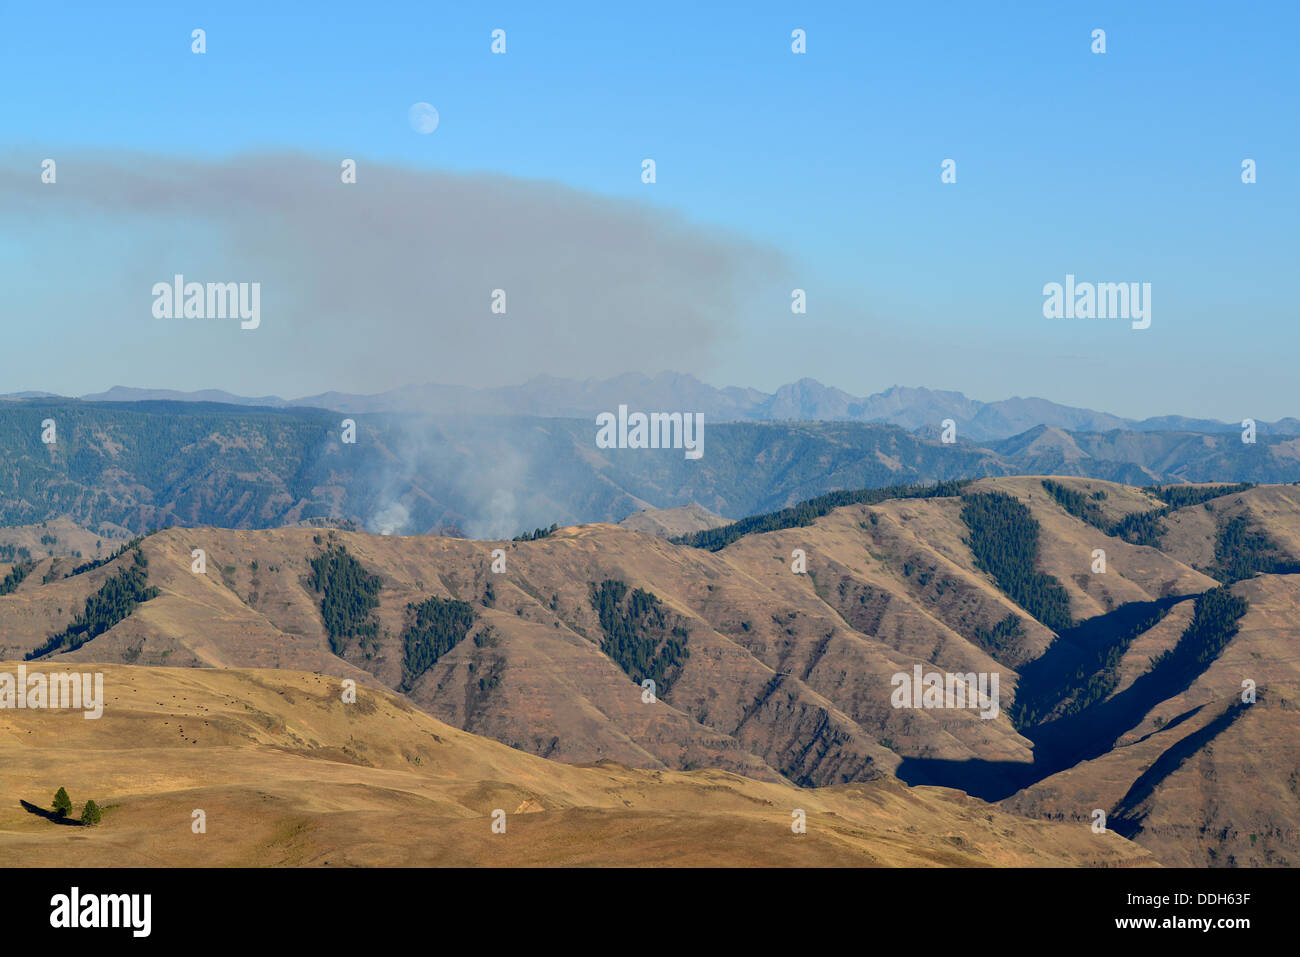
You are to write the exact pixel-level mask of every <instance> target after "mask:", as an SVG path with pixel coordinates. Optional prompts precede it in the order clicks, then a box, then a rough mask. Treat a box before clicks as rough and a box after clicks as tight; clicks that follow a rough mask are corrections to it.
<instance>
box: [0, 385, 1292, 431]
mask: <svg viewBox="0 0 1300 957" xmlns="http://www.w3.org/2000/svg"><path fill="white" fill-rule="evenodd" d="M36 397H51V398H53V396H52V395H49V394H48V393H37V392H25V393H15V394H13V395H10V396H4V398H36ZM81 398H82V399H83V400H84V401H87V402H138V401H145V400H160V399H161V400H173V401H182V402H221V403H227V404H232V405H249V406H266V407H270V408H287V407H307V408H320V409H330V410H336V411H341V412H349V413H366V412H400V413H426V414H435V415H455V414H467V415H512V416H513V415H522V416H533V417H539V418H559V419H575V418H576V419H589V418H592V417H593V416H595V415H596V414H598V413H600V412H609V411H614V410H616V409H617V408H618V406H619V405H627V406H628V407H629V408H630V409H633V410H636V409H641V410H644V411H691V412H701V413H703V414H704V416H705V418H706V420H707V421H709V422H712V423H717V422H781V421H802V422H880V423H885V424H888V425H896V426H899V427H900V428H904V429H907V430H909V431H912V432H920V433H922V434H926V435H929V434H937V432H938V430H939V428H940V424H941V423H942V422H943V420H944V419H952V420H953V421H955V422H956V423H957V432H958V436H959V437H960V438H962V439H970V440H973V441H977V442H989V441H996V440H999V439H1007V438H1010V437H1012V436H1015V435H1020V434H1021V433H1023V432H1026V431H1027V430H1029V429H1032V428H1034V427H1035V426H1048V427H1051V428H1057V429H1065V430H1069V431H1071V432H1112V431H1115V430H1117V429H1119V430H1125V431H1131V432H1169V431H1176V432H1202V433H1223V432H1238V431H1240V429H1241V424H1240V421H1237V422H1220V421H1216V420H1214V419H1198V418H1190V417H1187V416H1180V415H1165V416H1157V417H1154V418H1148V419H1140V420H1138V419H1126V418H1123V417H1121V416H1117V415H1111V414H1110V413H1107V412H1097V411H1094V410H1091V409H1080V408H1075V407H1073V406H1067V405H1061V404H1059V403H1056V402H1051V401H1049V400H1047V399H1038V398H1019V397H1017V398H1011V399H1001V400H998V401H996V402H981V401H979V400H977V399H971V398H968V397H967V396H965V395H963V394H962V393H960V392H948V391H941V390H936V389H925V388H911V387H905V386H892V387H891V388H889V389H886V390H885V391H884V392H878V393H876V394H874V395H868V396H854V395H850V394H849V393H848V392H845V391H843V390H842V389H837V388H834V387H833V386H827V385H823V384H822V383H820V382H818V381H817V380H816V379H800V380H799V381H798V382H793V383H790V384H789V385H783V386H781V387H780V388H779V389H777V390H776V391H775V392H771V393H768V392H762V391H760V390H758V389H748V388H736V387H728V388H723V389H719V388H715V387H714V386H710V385H707V384H705V383H703V382H701V381H700V380H699V379H697V378H695V377H694V376H691V375H683V374H680V373H674V372H663V373H660V374H659V375H656V376H646V375H640V374H632V373H629V374H627V375H620V376H616V377H614V378H611V379H603V380H597V379H586V380H583V381H581V382H579V381H575V380H572V379H560V378H556V377H553V376H537V377H536V378H534V379H530V380H529V381H528V382H525V383H524V384H523V385H518V386H500V387H494V388H473V387H469V386H446V385H420V386H403V387H401V388H398V389H392V390H389V391H387V392H381V393H378V394H376V395H354V394H350V393H344V392H324V393H321V394H319V395H309V396H303V397H302V398H298V399H284V398H281V397H279V396H273V395H263V396H241V395H235V394H233V393H230V392H224V391H222V390H219V389H204V390H200V391H197V392H178V391H174V390H171V389H137V388H130V387H127V386H114V387H113V388H111V389H109V390H107V391H106V392H98V393H93V394H90V395H84V396H82V397H81ZM1256 427H1257V430H1258V432H1259V433H1261V434H1271V435H1300V419H1296V418H1292V417H1287V418H1284V419H1280V420H1278V421H1276V422H1258V423H1257V425H1256Z"/></svg>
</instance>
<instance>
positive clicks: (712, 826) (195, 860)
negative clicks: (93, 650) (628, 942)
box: [0, 664, 1150, 867]
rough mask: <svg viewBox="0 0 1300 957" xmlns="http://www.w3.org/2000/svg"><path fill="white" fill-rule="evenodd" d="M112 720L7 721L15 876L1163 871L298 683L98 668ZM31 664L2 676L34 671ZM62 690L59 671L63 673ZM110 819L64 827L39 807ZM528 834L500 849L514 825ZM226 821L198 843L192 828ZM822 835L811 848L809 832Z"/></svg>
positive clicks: (974, 816) (950, 799) (1019, 830)
mask: <svg viewBox="0 0 1300 957" xmlns="http://www.w3.org/2000/svg"><path fill="white" fill-rule="evenodd" d="M84 667H87V668H91V669H93V670H102V671H103V672H104V674H105V689H106V691H105V696H106V699H107V705H106V708H105V711H104V716H103V717H102V718H101V719H99V720H97V721H89V720H86V719H84V718H83V717H82V716H81V715H80V713H74V712H60V711H50V710H46V711H16V710H12V711H10V710H7V711H0V795H3V802H0V856H3V859H4V860H5V861H6V862H7V863H12V864H15V865H31V866H114V867H116V866H134V865H143V866H199V865H231V866H257V865H277V866H299V865H302V866H315V865H325V864H329V865H331V866H345V865H420V866H425V865H433V866H439V865H457V866H459V865H487V866H534V865H582V866H598V865H628V866H691V865H719V866H736V867H751V866H768V865H806V866H859V865H882V866H980V865H1024V866H1035V865H1105V866H1133V865H1143V864H1148V863H1150V858H1149V856H1148V855H1147V854H1146V852H1144V851H1143V850H1142V849H1141V848H1139V847H1137V846H1136V845H1134V844H1131V843H1129V842H1127V841H1124V840H1122V839H1120V838H1118V837H1115V836H1114V835H1105V836H1098V835H1094V834H1092V833H1091V832H1090V831H1089V829H1088V828H1087V827H1083V826H1074V825H1062V824H1056V823H1048V822H1041V821H1030V820H1026V819H1023V818H1020V817H1017V816H1015V815H1012V814H1008V813H1005V812H1002V811H999V810H997V809H995V808H992V807H990V806H988V805H985V804H983V803H982V802H980V801H977V800H974V799H971V798H967V797H965V796H964V795H961V794H959V793H957V792H951V791H946V790H943V789H938V788H913V789H909V788H906V787H904V786H902V785H901V784H898V783H897V782H894V781H888V782H885V781H882V782H875V783H872V784H868V785H853V786H841V787H834V788H824V789H818V790H800V789H797V788H793V787H791V786H789V785H786V784H779V783H771V782H762V781H754V780H751V779H747V778H743V777H739V776H737V775H734V774H729V773H727V772H722V771H698V772H668V771H647V770H633V769H628V768H625V767H621V766H619V765H615V764H610V763H605V764H600V765H595V766H570V765H564V764H560V763H557V762H552V761H547V760H544V759H541V758H537V757H534V756H531V755H528V754H524V753H522V752H520V751H516V750H513V749H511V748H508V747H505V746H504V745H501V744H498V743H496V742H493V741H489V740H486V739H483V738H479V737H476V736H474V735H471V734H467V733H465V732H462V731H458V730H456V729H454V728H451V727H448V726H447V725H444V724H442V723H441V722H439V721H437V720H435V719H433V718H431V717H429V716H428V715H426V714H423V713H422V712H420V711H417V710H416V709H414V708H412V707H410V706H409V705H407V704H406V703H405V702H403V701H402V700H400V699H398V698H395V697H393V696H391V695H389V694H387V693H383V692H375V691H372V690H368V689H362V690H361V691H360V695H359V698H358V701H357V703H355V704H345V703H343V702H342V701H341V700H340V682H339V681H338V680H336V679H334V678H330V677H327V676H323V675H316V674H304V673H299V672H285V671H275V672H266V671H252V670H238V671H233V670H221V669H176V668H139V667H129V666H123V665H103V666H100V665H86V666H84ZM15 668H16V665H15V664H9V665H0V670H8V671H10V672H12V671H14V670H15ZM50 670H53V669H50ZM61 786H62V787H66V788H67V789H68V792H69V793H70V794H71V795H72V797H73V800H74V802H75V803H76V804H77V805H78V806H79V805H80V803H81V802H82V801H84V800H85V799H87V798H93V799H94V800H95V801H96V802H97V803H99V804H101V805H104V806H105V807H106V809H107V810H106V813H105V815H104V821H103V823H102V824H101V825H100V826H99V827H96V828H72V827H62V826H58V825H55V824H53V823H51V822H49V821H46V820H44V819H42V818H40V817H37V816H35V815H32V814H29V813H27V812H25V811H24V810H22V809H21V808H20V807H19V804H18V802H19V800H20V799H23V800H28V801H30V802H32V803H35V804H45V803H47V802H48V801H49V800H50V799H51V797H52V795H53V793H54V791H55V790H56V789H57V788H59V787H61ZM498 808H499V809H502V810H504V811H505V812H506V815H507V816H506V825H507V826H506V833H505V834H494V833H493V832H492V829H491V821H492V813H493V811H494V810H495V809H498ZM195 809H202V810H203V811H204V812H205V813H206V823H207V830H206V833H203V834H195V833H193V832H192V830H191V820H192V818H191V815H192V812H193V811H194V810H195ZM796 809H802V810H803V811H805V812H806V814H807V833H806V834H803V835H796V834H794V833H793V832H792V830H791V820H792V817H791V815H792V812H793V811H794V810H796Z"/></svg>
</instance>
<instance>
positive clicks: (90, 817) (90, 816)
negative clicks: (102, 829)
mask: <svg viewBox="0 0 1300 957" xmlns="http://www.w3.org/2000/svg"><path fill="white" fill-rule="evenodd" d="M103 816H104V815H103V812H102V811H101V810H100V808H99V805H98V804H96V803H95V802H94V801H87V802H86V806H85V807H84V808H82V809H81V823H82V824H85V825H87V826H91V825H95V824H98V823H99V822H100V820H101V819H102V818H103Z"/></svg>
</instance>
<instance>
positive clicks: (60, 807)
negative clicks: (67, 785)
mask: <svg viewBox="0 0 1300 957" xmlns="http://www.w3.org/2000/svg"><path fill="white" fill-rule="evenodd" d="M54 810H56V811H58V812H59V817H65V816H66V815H67V814H68V813H69V812H70V811H71V810H72V798H70V797H68V792H67V791H66V790H64V789H63V788H59V790H58V791H56V792H55V794H54Z"/></svg>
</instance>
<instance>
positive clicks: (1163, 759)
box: [1106, 701, 1250, 838]
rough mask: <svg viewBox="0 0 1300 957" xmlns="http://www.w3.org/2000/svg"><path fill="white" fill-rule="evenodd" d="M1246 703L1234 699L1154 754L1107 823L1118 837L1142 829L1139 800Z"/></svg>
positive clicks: (1236, 715)
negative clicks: (1226, 706) (1196, 729)
mask: <svg viewBox="0 0 1300 957" xmlns="http://www.w3.org/2000/svg"><path fill="white" fill-rule="evenodd" d="M1249 707H1250V705H1248V704H1245V703H1243V702H1240V701H1238V702H1236V703H1234V704H1233V705H1232V706H1231V707H1229V708H1228V709H1227V710H1226V711H1224V712H1223V714H1221V715H1219V716H1218V717H1217V718H1215V719H1214V720H1213V721H1211V722H1209V723H1208V724H1207V725H1206V726H1205V727H1203V728H1201V729H1200V730H1199V731H1193V732H1192V733H1191V734H1189V735H1188V736H1187V737H1185V738H1183V739H1182V740H1181V741H1179V742H1177V743H1175V744H1174V745H1173V746H1172V747H1170V748H1169V749H1167V750H1166V751H1165V752H1164V753H1163V754H1161V755H1160V757H1158V758H1156V760H1155V761H1154V762H1152V764H1151V767H1149V768H1147V769H1146V770H1145V771H1143V772H1142V774H1140V775H1139V776H1138V779H1137V780H1136V781H1134V782H1133V786H1132V787H1130V788H1129V789H1128V793H1127V794H1125V795H1124V796H1123V797H1122V798H1120V802H1119V803H1118V804H1116V805H1115V810H1113V811H1112V812H1111V815H1110V819H1109V820H1108V821H1107V823H1106V826H1107V827H1108V828H1110V829H1111V830H1112V831H1114V832H1115V833H1116V834H1118V835H1119V836H1120V837H1126V838H1132V837H1134V836H1135V835H1136V834H1137V833H1138V832H1139V831H1141V830H1142V822H1143V821H1144V820H1146V812H1145V811H1140V810H1139V808H1140V807H1141V805H1142V802H1144V801H1145V800H1146V799H1147V798H1149V797H1150V796H1151V795H1152V794H1153V793H1154V792H1155V789H1156V788H1157V787H1158V786H1159V785H1160V783H1161V782H1162V781H1164V779H1165V778H1167V777H1169V775H1171V774H1173V773H1174V772H1175V771H1177V770H1178V769H1179V768H1180V767H1182V765H1183V762H1184V761H1186V760H1187V759H1188V758H1190V757H1191V756H1192V755H1193V754H1195V753H1196V752H1197V751H1199V750H1200V749H1201V748H1203V747H1205V745H1207V744H1209V743H1210V742H1211V741H1213V740H1214V739H1215V738H1216V737H1218V736H1219V735H1220V734H1221V733H1222V732H1223V731H1225V730H1226V729H1227V728H1228V727H1230V726H1231V725H1232V723H1233V722H1234V721H1236V720H1237V719H1238V718H1239V717H1241V715H1242V712H1244V711H1245V710H1246V709H1247V708H1249Z"/></svg>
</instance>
